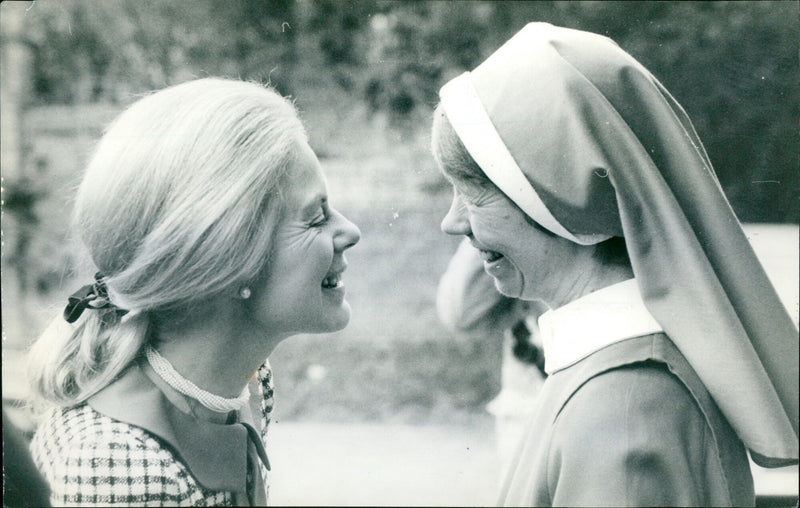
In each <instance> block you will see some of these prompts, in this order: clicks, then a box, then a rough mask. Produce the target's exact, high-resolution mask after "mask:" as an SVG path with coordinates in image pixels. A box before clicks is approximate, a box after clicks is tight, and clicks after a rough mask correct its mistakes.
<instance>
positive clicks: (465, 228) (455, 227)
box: [441, 194, 472, 235]
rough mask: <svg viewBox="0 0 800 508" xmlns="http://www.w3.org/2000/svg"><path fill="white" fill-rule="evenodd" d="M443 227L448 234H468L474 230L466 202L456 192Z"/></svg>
mask: <svg viewBox="0 0 800 508" xmlns="http://www.w3.org/2000/svg"><path fill="white" fill-rule="evenodd" d="M441 227H442V231H443V232H445V233H447V234H448V235H468V234H470V233H471V232H472V230H471V227H470V224H469V218H468V217H467V210H466V207H465V206H464V202H463V201H462V200H461V198H460V197H458V196H457V195H455V194H454V195H453V202H452V203H451V204H450V209H449V210H448V211H447V215H445V216H444V219H442V226H441Z"/></svg>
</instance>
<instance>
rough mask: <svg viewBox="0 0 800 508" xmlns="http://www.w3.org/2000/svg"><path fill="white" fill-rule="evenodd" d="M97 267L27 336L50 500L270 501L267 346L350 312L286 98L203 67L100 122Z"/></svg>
mask: <svg viewBox="0 0 800 508" xmlns="http://www.w3.org/2000/svg"><path fill="white" fill-rule="evenodd" d="M74 224H75V228H76V230H77V233H78V236H79V237H80V239H81V241H82V243H83V244H84V245H85V246H86V249H87V251H88V254H89V255H90V256H91V261H92V262H93V264H94V265H95V266H96V268H97V270H98V273H97V275H96V276H95V280H94V282H93V283H92V284H89V285H87V286H84V287H83V288H81V289H80V290H79V291H77V292H75V293H74V294H73V295H72V296H71V297H70V298H69V303H68V305H67V307H66V309H65V310H64V315H63V317H59V318H58V319H56V320H55V321H54V322H53V324H52V325H51V326H50V327H49V328H48V330H47V331H46V332H45V333H44V334H43V335H42V337H41V338H40V339H39V340H38V341H37V342H36V343H35V344H34V346H33V347H32V349H31V351H30V355H29V363H30V373H31V382H32V387H33V389H34V393H35V394H36V395H37V396H38V402H39V404H38V405H40V406H44V407H45V408H46V411H45V412H44V414H43V415H42V420H41V422H40V424H39V426H38V429H37V432H36V434H35V436H34V439H33V442H32V444H31V448H32V453H33V457H34V459H35V462H36V463H37V466H38V467H39V469H40V470H41V471H42V473H43V474H44V476H45V477H46V479H47V480H48V482H49V484H50V487H51V492H52V495H51V500H52V502H53V503H54V504H56V505H110V504H123V505H130V504H141V505H197V504H202V505H213V504H228V505H230V504H234V505H247V504H251V505H263V504H265V503H266V500H267V489H266V487H265V485H266V473H267V470H268V469H269V461H268V458H267V456H266V453H265V451H264V445H263V439H264V438H265V437H266V429H267V423H268V422H269V414H270V411H271V409H272V388H271V374H270V371H269V367H268V364H267V363H265V360H266V358H267V357H268V356H269V355H270V353H271V352H272V351H273V349H274V348H275V347H276V346H277V345H278V344H279V343H280V342H281V341H282V340H283V339H285V338H287V337H289V336H291V335H294V334H297V333H300V332H310V333H314V332H327V331H333V330H339V329H341V328H343V327H344V326H346V324H347V322H348V320H349V315H350V308H349V306H348V303H347V301H346V300H345V289H344V285H343V283H342V272H343V271H344V270H345V268H346V266H347V263H346V260H345V257H344V251H345V250H346V249H348V248H350V247H352V246H353V245H354V244H356V243H357V242H358V240H359V237H360V232H359V230H358V228H357V227H356V226H355V225H353V224H352V223H351V222H350V221H348V220H347V219H346V218H345V217H344V216H342V215H341V214H340V213H338V212H337V211H336V210H335V209H333V208H332V207H331V205H330V204H329V203H328V196H327V188H326V182H325V178H324V175H323V174H322V170H321V167H320V164H319V162H318V160H317V158H316V156H315V155H314V152H313V151H312V150H311V148H310V147H309V145H308V142H307V138H306V134H305V131H304V129H303V126H302V124H301V122H300V120H299V118H298V116H297V113H296V111H295V109H294V107H293V105H292V104H291V103H290V102H289V101H287V100H286V99H284V98H283V97H281V96H280V95H279V94H277V93H276V92H274V91H273V90H271V89H270V88H268V87H265V86H261V85H258V84H254V83H246V82H241V81H233V80H225V79H213V78H209V79H200V80H195V81H191V82H187V83H184V84H180V85H177V86H173V87H170V88H167V89H165V90H162V91H159V92H156V93H154V94H151V95H149V96H146V97H144V98H142V99H140V100H139V101H137V102H136V103H134V104H133V105H132V106H131V107H129V108H128V109H127V110H126V111H125V112H123V113H122V114H121V115H120V117H119V118H118V119H117V120H116V121H115V122H114V123H113V124H112V125H111V126H110V128H109V129H108V130H107V131H106V132H105V134H104V135H103V137H102V139H101V141H100V143H99V145H98V147H97V149H96V152H95V153H94V156H93V158H92V159H91V162H90V164H89V166H88V168H87V170H86V173H85V175H84V177H83V181H82V184H81V186H80V189H79V192H78V197H77V201H76V204H75V220H74Z"/></svg>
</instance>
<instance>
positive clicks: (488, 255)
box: [480, 250, 503, 263]
mask: <svg viewBox="0 0 800 508" xmlns="http://www.w3.org/2000/svg"><path fill="white" fill-rule="evenodd" d="M480 253H481V257H482V258H483V261H484V263H494V262H495V261H497V260H498V259H502V258H503V255H502V254H500V253H499V252H495V251H493V250H481V251H480Z"/></svg>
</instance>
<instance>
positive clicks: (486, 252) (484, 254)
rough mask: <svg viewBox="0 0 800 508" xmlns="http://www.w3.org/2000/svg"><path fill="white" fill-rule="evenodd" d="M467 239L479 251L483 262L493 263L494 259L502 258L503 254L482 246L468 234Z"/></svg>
mask: <svg viewBox="0 0 800 508" xmlns="http://www.w3.org/2000/svg"><path fill="white" fill-rule="evenodd" d="M469 241H470V243H471V244H472V246H473V247H475V248H476V249H478V251H479V252H480V253H481V258H483V261H484V262H486V263H494V262H495V261H497V260H499V259H502V258H503V254H501V253H499V252H497V251H494V250H490V249H486V248H484V246H483V245H481V244H480V242H478V241H476V240H475V238H474V237H472V236H470V238H469Z"/></svg>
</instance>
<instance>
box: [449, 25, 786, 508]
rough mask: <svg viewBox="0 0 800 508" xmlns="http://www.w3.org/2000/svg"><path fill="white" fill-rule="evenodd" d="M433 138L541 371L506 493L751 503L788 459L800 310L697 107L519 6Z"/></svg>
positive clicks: (547, 499)
mask: <svg viewBox="0 0 800 508" xmlns="http://www.w3.org/2000/svg"><path fill="white" fill-rule="evenodd" d="M440 97H441V104H440V106H439V108H438V110H437V112H436V115H435V119H434V124H433V150H434V154H435V156H436V159H437V162H438V164H439V166H440V168H441V169H442V171H443V173H444V174H445V175H446V177H447V178H448V179H449V180H450V182H451V183H452V185H453V189H454V197H453V202H452V205H451V208H450V210H449V211H448V213H447V215H446V216H445V218H444V220H443V221H442V229H443V231H444V232H446V233H448V234H451V235H459V236H464V237H466V238H468V239H469V241H470V242H471V243H472V245H473V247H475V248H476V249H478V250H479V251H480V253H481V254H480V255H481V256H482V258H483V266H484V270H485V271H486V273H488V274H489V275H490V276H491V277H492V278H493V279H494V282H495V286H496V287H497V289H498V290H499V291H500V292H501V293H503V294H504V295H506V296H508V297H512V298H520V299H522V300H531V301H541V302H544V303H545V304H546V305H547V307H548V308H549V310H547V311H546V312H544V313H543V314H542V315H541V316H540V317H539V319H538V325H539V331H540V333H541V336H542V343H543V349H544V358H545V371H546V373H547V374H548V377H547V380H546V381H545V382H544V385H543V386H542V389H541V391H540V393H539V396H538V397H537V398H536V400H535V402H534V403H533V407H532V408H531V409H532V413H533V417H532V419H531V420H530V422H529V424H528V429H527V431H526V434H527V435H526V436H525V438H524V439H523V441H522V442H521V443H520V446H519V448H518V450H517V453H516V454H515V458H514V459H513V460H512V463H511V465H510V467H509V470H508V472H507V474H506V475H505V480H504V482H503V485H502V489H501V495H500V502H501V503H503V504H505V505H512V506H587V505H588V506H653V505H656V506H748V505H753V504H754V503H755V498H754V492H753V480H752V476H751V472H750V467H749V463H748V452H749V455H750V457H752V459H753V460H754V461H755V462H756V463H758V464H760V465H762V466H766V467H775V466H781V465H787V464H792V463H797V458H798V440H797V429H798V335H797V328H796V326H795V325H794V323H793V322H792V321H791V318H790V317H789V314H788V313H787V311H786V309H785V308H784V306H783V305H782V303H781V301H780V300H779V299H778V296H777V294H776V292H775V290H774V288H773V287H772V285H771V284H770V282H769V280H768V278H767V276H766V274H765V272H764V270H763V268H762V267H761V265H760V263H759V261H758V259H757V258H756V256H755V254H754V252H753V250H752V248H751V247H750V244H749V242H748V241H747V238H746V237H745V235H744V233H743V231H742V228H741V226H740V224H739V222H738V221H737V219H736V217H735V215H734V213H733V211H732V210H731V208H730V206H729V204H728V202H727V200H726V198H725V196H724V194H723V192H722V190H721V188H720V185H719V182H718V181H717V179H716V175H715V174H714V171H713V169H712V166H711V162H710V161H709V159H708V156H707V155H706V153H705V150H704V149H703V145H702V144H701V142H700V140H699V138H698V137H697V134H696V133H695V131H694V128H693V127H692V123H691V122H690V120H689V118H688V117H687V115H686V113H685V112H684V111H683V109H682V108H681V107H680V105H679V104H678V103H677V102H676V101H675V99H674V98H673V97H672V96H671V95H670V94H669V92H667V91H666V89H664V87H663V86H662V85H661V83H659V82H658V80H657V79H656V78H655V77H654V76H653V75H652V74H650V72H649V71H647V69H645V68H644V67H643V66H642V65H641V64H640V63H639V62H637V61H636V60H634V59H633V58H632V57H631V56H630V55H628V54H627V53H625V52H624V51H623V50H622V49H620V47H619V46H617V45H616V44H615V43H614V42H613V41H611V40H610V39H608V38H606V37H603V36H600V35H596V34H592V33H587V32H583V31H579V30H572V29H567V28H560V27H555V26H552V25H549V24H545V23H530V24H528V25H527V26H525V27H524V28H523V29H522V30H521V31H520V32H519V33H517V34H516V35H515V36H514V37H512V38H511V39H510V40H509V41H508V42H506V43H505V44H504V45H503V46H502V47H501V48H499V49H498V50H497V51H496V52H495V53H494V54H492V55H491V56H490V57H489V58H488V59H487V60H486V61H484V62H483V63H481V64H480V65H479V66H478V67H477V68H476V69H474V70H473V71H471V72H467V73H464V74H462V75H461V76H458V77H456V78H454V79H453V80H452V81H450V82H448V83H447V84H446V85H445V86H444V87H443V88H442V89H441V91H440Z"/></svg>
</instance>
